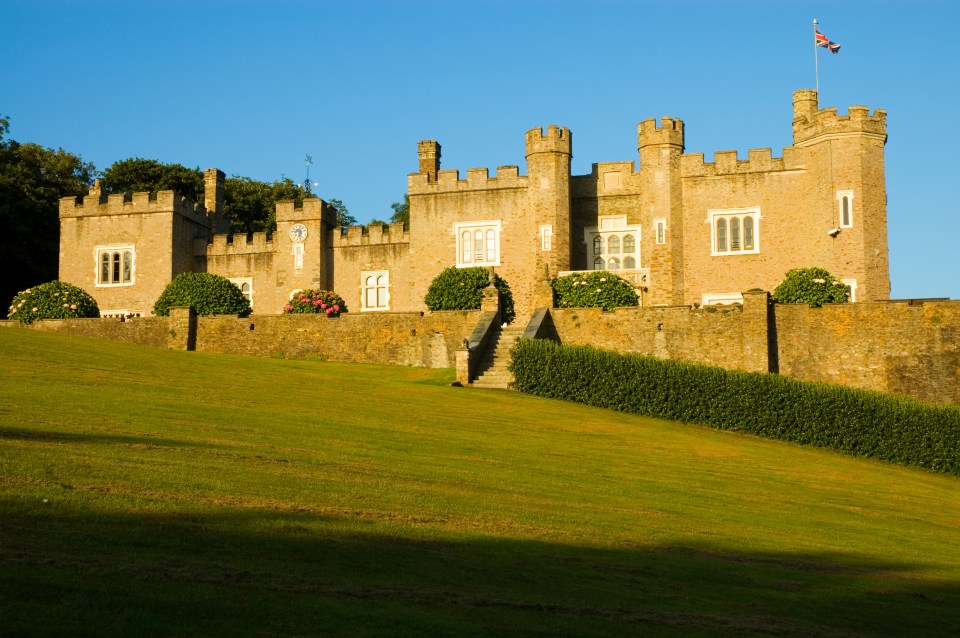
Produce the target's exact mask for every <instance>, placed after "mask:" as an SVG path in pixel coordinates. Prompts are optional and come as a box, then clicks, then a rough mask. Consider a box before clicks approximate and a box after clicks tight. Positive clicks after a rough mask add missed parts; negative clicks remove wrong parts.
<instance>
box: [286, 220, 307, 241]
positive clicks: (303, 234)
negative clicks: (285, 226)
mask: <svg viewBox="0 0 960 638" xmlns="http://www.w3.org/2000/svg"><path fill="white" fill-rule="evenodd" d="M306 238H307V227H306V226H304V225H303V224H294V225H293V226H291V227H290V240H291V241H295V242H297V243H298V244H299V243H300V242H302V241H303V240H304V239H306Z"/></svg>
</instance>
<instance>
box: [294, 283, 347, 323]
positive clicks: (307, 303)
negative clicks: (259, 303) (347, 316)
mask: <svg viewBox="0 0 960 638" xmlns="http://www.w3.org/2000/svg"><path fill="white" fill-rule="evenodd" d="M283 311H284V312H285V313H287V314H301V315H304V314H319V313H321V312H322V313H324V314H325V315H327V316H328V317H339V316H340V313H341V312H346V311H347V302H345V301H344V300H343V297H341V296H340V295H338V294H337V293H335V292H333V291H332V290H315V289H312V288H311V289H309V290H296V291H294V293H293V294H292V295H290V303H288V304H287V305H286V306H284V307H283Z"/></svg>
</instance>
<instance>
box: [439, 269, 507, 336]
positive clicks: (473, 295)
mask: <svg viewBox="0 0 960 638" xmlns="http://www.w3.org/2000/svg"><path fill="white" fill-rule="evenodd" d="M489 284H490V273H489V271H488V270H487V269H486V268H483V267H482V266H476V267H473V268H454V267H452V266H451V267H450V268H446V269H444V270H442V271H441V272H440V274H439V275H437V276H436V277H434V278H433V281H431V282H430V288H429V289H428V290H427V296H426V297H424V299H423V302H424V303H425V304H427V308H429V309H430V310H477V309H478V308H480V302H481V301H482V300H483V289H484V288H486V287H487V286H488V285H489ZM493 285H494V286H495V287H496V289H497V292H498V293H499V298H500V317H501V318H502V319H503V320H504V321H505V322H506V323H510V322H512V321H513V319H514V317H515V316H516V311H515V310H514V308H513V293H512V292H511V291H510V286H509V285H508V284H507V280H506V279H503V278H501V277H500V275H497V274H494V275H493Z"/></svg>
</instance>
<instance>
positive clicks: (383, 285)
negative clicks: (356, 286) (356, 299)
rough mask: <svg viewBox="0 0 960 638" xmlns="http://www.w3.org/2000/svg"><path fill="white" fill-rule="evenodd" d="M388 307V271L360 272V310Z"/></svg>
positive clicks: (385, 308) (375, 309)
mask: <svg viewBox="0 0 960 638" xmlns="http://www.w3.org/2000/svg"><path fill="white" fill-rule="evenodd" d="M389 309H390V272H389V271H387V270H365V271H363V272H361V273H360V311H361V312H368V311H377V310H380V311H382V310H389Z"/></svg>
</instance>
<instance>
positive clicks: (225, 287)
mask: <svg viewBox="0 0 960 638" xmlns="http://www.w3.org/2000/svg"><path fill="white" fill-rule="evenodd" d="M177 306H192V307H193V308H194V309H195V310H196V311H197V314H198V315H239V316H241V317H246V316H247V315H249V314H250V311H251V309H250V302H249V301H248V300H247V298H246V297H244V296H243V293H242V292H240V289H239V288H237V286H236V284H234V283H233V282H232V281H230V280H229V279H227V278H226V277H221V276H220V275H214V274H212V273H208V272H185V273H180V274H179V275H177V276H176V277H174V278H173V281H171V282H170V283H169V284H167V287H166V288H164V289H163V293H162V294H161V295H160V298H159V299H157V302H156V303H155V304H154V305H153V313H154V314H155V315H158V316H161V317H166V316H168V315H169V314H170V308H174V307H177Z"/></svg>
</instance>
